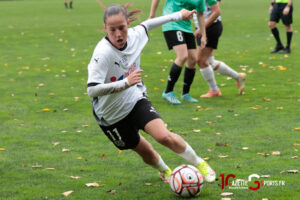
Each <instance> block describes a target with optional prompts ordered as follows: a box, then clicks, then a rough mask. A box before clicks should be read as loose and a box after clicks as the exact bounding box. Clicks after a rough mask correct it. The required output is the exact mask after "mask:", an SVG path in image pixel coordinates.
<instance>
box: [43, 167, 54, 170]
mask: <svg viewBox="0 0 300 200" xmlns="http://www.w3.org/2000/svg"><path fill="white" fill-rule="evenodd" d="M45 169H46V170H55V168H52V167H49V168H45Z"/></svg>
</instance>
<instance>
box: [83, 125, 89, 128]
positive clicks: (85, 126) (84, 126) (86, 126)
mask: <svg viewBox="0 0 300 200" xmlns="http://www.w3.org/2000/svg"><path fill="white" fill-rule="evenodd" d="M82 127H83V128H89V127H90V126H89V125H87V124H84V125H82Z"/></svg>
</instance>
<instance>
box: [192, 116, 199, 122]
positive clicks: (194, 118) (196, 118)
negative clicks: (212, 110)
mask: <svg viewBox="0 0 300 200" xmlns="http://www.w3.org/2000/svg"><path fill="white" fill-rule="evenodd" d="M199 119H200V118H199V117H193V118H192V120H194V121H196V120H199Z"/></svg>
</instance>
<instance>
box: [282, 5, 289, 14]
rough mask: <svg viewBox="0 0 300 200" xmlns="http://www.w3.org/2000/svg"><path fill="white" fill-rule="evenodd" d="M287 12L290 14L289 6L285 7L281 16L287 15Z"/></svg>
mask: <svg viewBox="0 0 300 200" xmlns="http://www.w3.org/2000/svg"><path fill="white" fill-rule="evenodd" d="M289 12H290V6H286V7H285V8H284V9H283V12H282V14H283V15H288V14H289Z"/></svg>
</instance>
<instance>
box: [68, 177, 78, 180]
mask: <svg viewBox="0 0 300 200" xmlns="http://www.w3.org/2000/svg"><path fill="white" fill-rule="evenodd" d="M70 178H71V179H76V180H77V179H80V177H79V176H70Z"/></svg>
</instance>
